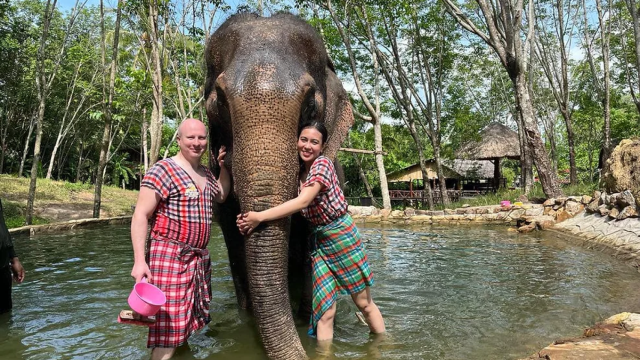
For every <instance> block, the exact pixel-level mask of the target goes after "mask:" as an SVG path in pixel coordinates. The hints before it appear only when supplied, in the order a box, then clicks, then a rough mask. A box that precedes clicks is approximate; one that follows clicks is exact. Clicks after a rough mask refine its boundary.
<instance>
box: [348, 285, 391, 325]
mask: <svg viewBox="0 0 640 360" xmlns="http://www.w3.org/2000/svg"><path fill="white" fill-rule="evenodd" d="M351 298H352V299H353V302H354V303H355V304H356V306H357V307H358V309H360V311H361V312H362V315H364V319H365V320H366V321H367V324H369V330H371V332H372V333H374V334H380V333H383V332H384V331H385V329H384V320H383V319H382V314H381V313H380V309H378V306H377V305H376V304H374V303H373V299H372V298H371V291H370V288H369V287H368V286H367V287H366V288H365V289H364V290H362V291H360V292H359V293H356V294H351Z"/></svg>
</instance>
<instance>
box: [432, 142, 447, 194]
mask: <svg viewBox="0 0 640 360" xmlns="http://www.w3.org/2000/svg"><path fill="white" fill-rule="evenodd" d="M433 158H434V159H435V162H436V171H437V172H438V187H439V188H440V201H442V205H447V204H449V194H447V178H446V176H445V175H444V170H443V169H442V161H441V156H440V144H439V143H438V146H437V147H436V146H434V148H433Z"/></svg>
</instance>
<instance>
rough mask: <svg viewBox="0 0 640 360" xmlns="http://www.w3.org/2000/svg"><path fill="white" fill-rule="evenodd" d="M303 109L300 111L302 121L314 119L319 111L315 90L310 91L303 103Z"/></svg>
mask: <svg viewBox="0 0 640 360" xmlns="http://www.w3.org/2000/svg"><path fill="white" fill-rule="evenodd" d="M301 110H302V111H301V112H300V122H301V123H302V122H305V121H309V120H313V119H314V118H315V117H316V115H317V113H318V111H317V104H316V99H315V96H314V91H309V93H308V94H307V97H306V99H305V101H304V102H303V103H302V109H301Z"/></svg>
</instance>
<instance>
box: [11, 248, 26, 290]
mask: <svg viewBox="0 0 640 360" xmlns="http://www.w3.org/2000/svg"><path fill="white" fill-rule="evenodd" d="M9 259H11V260H10V261H11V270H12V272H13V279H14V280H15V281H16V282H17V283H18V284H19V283H21V282H22V281H23V280H24V267H23V266H22V263H21V262H20V259H18V257H17V256H16V252H15V250H14V249H13V248H11V250H9Z"/></svg>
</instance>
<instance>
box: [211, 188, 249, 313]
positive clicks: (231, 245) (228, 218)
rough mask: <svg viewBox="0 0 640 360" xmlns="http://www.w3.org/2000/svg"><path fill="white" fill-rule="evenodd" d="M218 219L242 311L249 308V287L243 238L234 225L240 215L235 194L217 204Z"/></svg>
mask: <svg viewBox="0 0 640 360" xmlns="http://www.w3.org/2000/svg"><path fill="white" fill-rule="evenodd" d="M218 206H219V214H218V219H219V223H220V228H221V229H222V233H223V235H224V242H225V244H226V246H227V253H228V256H229V266H230V268H231V277H232V278H233V285H234V287H235V290H236V298H237V300H238V306H239V307H240V308H242V309H250V308H251V300H250V297H249V285H248V279H247V263H246V253H245V238H244V236H242V234H240V231H239V230H238V226H237V225H236V217H237V215H238V214H240V204H239V203H238V199H237V198H236V197H235V194H233V193H231V194H229V197H228V198H227V201H226V202H225V203H223V204H219V205H218Z"/></svg>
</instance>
